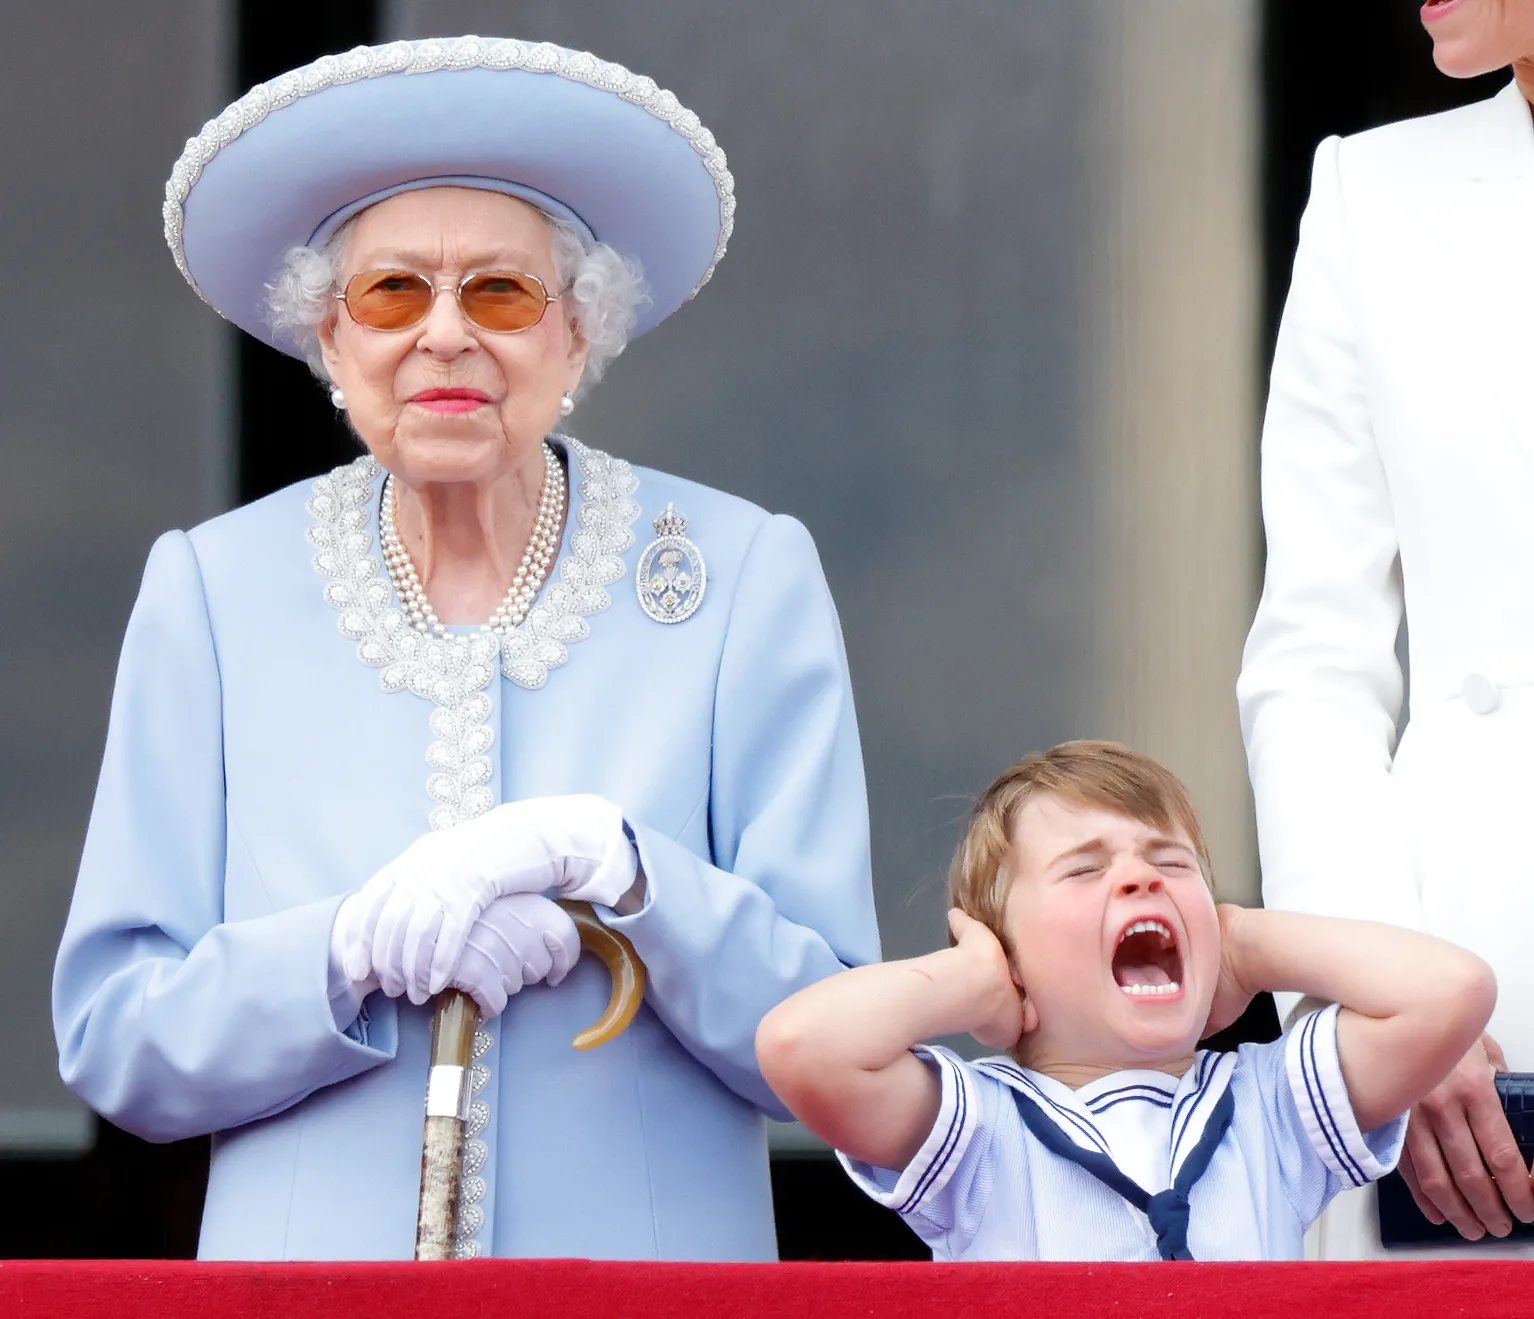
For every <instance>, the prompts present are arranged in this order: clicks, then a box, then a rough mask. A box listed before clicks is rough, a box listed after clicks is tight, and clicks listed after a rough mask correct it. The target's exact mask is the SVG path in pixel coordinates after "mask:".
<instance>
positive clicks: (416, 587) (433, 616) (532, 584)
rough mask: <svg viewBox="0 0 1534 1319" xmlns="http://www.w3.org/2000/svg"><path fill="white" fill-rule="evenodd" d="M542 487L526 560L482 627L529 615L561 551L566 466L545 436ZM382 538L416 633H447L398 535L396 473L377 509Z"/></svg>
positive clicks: (508, 626) (502, 627) (509, 625)
mask: <svg viewBox="0 0 1534 1319" xmlns="http://www.w3.org/2000/svg"><path fill="white" fill-rule="evenodd" d="M543 464H544V469H543V491H542V493H541V494H540V495H539V497H538V519H537V521H536V522H534V523H533V534H532V535H531V536H530V537H529V538H528V542H527V549H526V550H525V551H524V552H523V555H522V562H521V563H520V564H518V565H517V575H516V576H515V577H514V578H513V579H512V583H511V589H510V590H509V591H507V592H506V598H505V599H504V600H502V601H501V603H500V604H499V605H497V606H496V610H495V613H493V614H491V615H490V621H489V622H488V623H484V624H482V625H481V626H480V631H481V632H495V633H499V634H501V635H505V634H506V633H507V632H510V631H511V630H512V629H513V628H515V627H516V626H517V625H518V624H520V623H521V622H522V620H523V619H524V618H526V617H527V611H528V610H529V609H531V608H532V604H533V600H534V599H535V598H536V597H537V595H538V589H539V587H541V586H542V585H543V583H544V579H545V578H547V577H548V575H549V569H550V568H552V567H553V565H554V556H555V555H556V554H558V553H559V540H560V533H561V531H562V529H563V527H564V521H565V469H564V468H563V467H562V466H561V465H560V462H559V456H558V455H557V454H556V453H555V452H554V450H553V448H552V447H551V446H550V445H549V444H548V442H547V441H545V443H544V446H543ZM378 531H379V539H380V540H382V541H383V555H384V562H385V563H386V564H387V565H388V567H389V580H390V581H391V582H393V583H394V591H395V594H396V595H398V596H399V600H400V604H401V605H403V606H404V610H405V616H406V617H407V618H408V619H409V620H410V625H411V626H412V627H413V628H415V630H416V631H417V632H421V633H424V634H427V635H434V636H439V637H443V636H447V635H448V631H447V626H446V625H445V624H444V623H443V622H442V620H441V619H439V618H438V617H437V611H436V610H435V609H433V608H432V607H431V601H430V600H428V599H427V598H426V591H425V589H424V588H423V587H422V586H421V579H420V577H419V576H418V575H417V574H416V570H415V564H414V563H412V562H411V560H410V551H409V550H407V549H406V548H405V543H404V542H403V541H402V540H400V537H399V528H398V527H397V526H396V525H395V521H394V477H393V476H392V475H390V476H389V477H388V478H387V479H386V480H385V481H384V488H383V502H382V504H381V505H380V507H379V510H378Z"/></svg>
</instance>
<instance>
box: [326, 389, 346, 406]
mask: <svg viewBox="0 0 1534 1319" xmlns="http://www.w3.org/2000/svg"><path fill="white" fill-rule="evenodd" d="M330 401H331V403H333V404H334V405H335V406H336V407H338V408H344V407H345V406H346V395H345V394H343V393H342V392H341V391H340V390H339V389H332V390H331V391H330Z"/></svg>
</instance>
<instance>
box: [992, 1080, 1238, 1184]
mask: <svg viewBox="0 0 1534 1319" xmlns="http://www.w3.org/2000/svg"><path fill="white" fill-rule="evenodd" d="M975 1066H976V1067H977V1068H978V1069H979V1070H980V1071H983V1072H985V1073H987V1074H988V1075H990V1076H992V1077H994V1078H995V1079H996V1080H998V1081H1000V1082H1001V1083H1002V1084H1003V1085H1006V1086H1009V1087H1010V1088H1011V1089H1013V1090H1016V1091H1018V1092H1019V1093H1020V1094H1022V1095H1025V1096H1026V1097H1027V1098H1029V1099H1031V1100H1032V1101H1033V1102H1034V1104H1035V1106H1036V1107H1037V1108H1038V1109H1039V1111H1040V1112H1042V1113H1043V1114H1044V1115H1045V1116H1046V1117H1047V1118H1049V1120H1050V1121H1052V1122H1053V1123H1054V1124H1055V1126H1057V1127H1059V1129H1060V1130H1061V1131H1062V1132H1063V1133H1064V1134H1065V1135H1066V1136H1068V1137H1069V1138H1070V1140H1071V1143H1072V1144H1074V1145H1076V1146H1077V1147H1078V1148H1080V1149H1083V1150H1090V1151H1092V1152H1093V1153H1096V1154H1105V1155H1107V1157H1108V1158H1109V1159H1113V1148H1112V1146H1111V1145H1110V1143H1109V1141H1108V1138H1107V1137H1106V1136H1105V1135H1103V1133H1102V1132H1101V1131H1100V1130H1099V1129H1098V1127H1097V1124H1096V1123H1095V1122H1094V1121H1093V1120H1092V1116H1093V1115H1092V1112H1091V1110H1090V1104H1091V1103H1095V1102H1096V1101H1097V1100H1100V1099H1105V1098H1107V1096H1108V1095H1110V1094H1113V1095H1118V1093H1119V1092H1118V1091H1117V1090H1115V1091H1105V1092H1104V1093H1103V1094H1102V1095H1096V1096H1094V1097H1093V1099H1092V1100H1091V1101H1088V1102H1086V1103H1083V1101H1082V1100H1081V1099H1080V1097H1079V1096H1078V1095H1077V1094H1076V1092H1074V1091H1071V1090H1069V1089H1068V1088H1067V1087H1064V1086H1050V1087H1048V1089H1046V1087H1045V1086H1044V1085H1042V1084H1040V1080H1041V1078H1039V1077H1037V1076H1035V1075H1033V1074H1031V1073H1029V1072H1028V1071H1027V1070H1026V1069H1024V1068H1022V1067H1019V1066H1018V1065H1017V1064H1016V1063H1013V1062H1011V1061H1010V1060H1005V1059H1001V1058H987V1059H983V1060H982V1061H980V1062H977V1063H976V1064H975ZM1235 1070H1236V1055H1235V1054H1233V1053H1211V1052H1209V1051H1208V1050H1201V1051H1200V1052H1199V1053H1197V1054H1195V1055H1194V1061H1193V1066H1192V1067H1190V1068H1189V1069H1188V1070H1187V1072H1185V1073H1184V1074H1183V1077H1182V1079H1181V1080H1180V1081H1179V1082H1178V1084H1177V1089H1176V1090H1175V1091H1174V1092H1173V1094H1172V1096H1171V1108H1172V1130H1171V1151H1170V1154H1171V1178H1172V1181H1173V1182H1174V1183H1175V1182H1176V1180H1177V1174H1178V1173H1179V1172H1180V1171H1181V1170H1182V1165H1183V1163H1184V1162H1186V1160H1187V1157H1188V1155H1189V1154H1191V1153H1192V1152H1193V1150H1194V1149H1195V1148H1197V1146H1198V1142H1199V1138H1200V1137H1201V1136H1202V1135H1203V1134H1204V1130H1205V1128H1206V1127H1208V1125H1209V1119H1210V1118H1211V1117H1212V1116H1213V1114H1214V1109H1215V1105H1217V1104H1218V1103H1219V1102H1220V1096H1221V1095H1223V1094H1224V1093H1225V1092H1226V1091H1227V1090H1228V1089H1230V1079H1231V1076H1232V1075H1233V1074H1234V1072H1235ZM1042 1079H1043V1080H1047V1079H1048V1078H1042ZM1133 1089H1136V1090H1140V1089H1142V1087H1133ZM1147 1089H1148V1088H1147ZM1052 1090H1058V1091H1063V1092H1064V1093H1062V1094H1052V1093H1050V1091H1052ZM1158 1093H1160V1094H1162V1095H1165V1093H1166V1092H1165V1091H1158ZM1109 1106H1111V1101H1110V1103H1109V1104H1105V1105H1104V1107H1109ZM1114 1162H1115V1165H1116V1164H1117V1160H1114Z"/></svg>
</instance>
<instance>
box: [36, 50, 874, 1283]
mask: <svg viewBox="0 0 1534 1319" xmlns="http://www.w3.org/2000/svg"><path fill="white" fill-rule="evenodd" d="M732 213H733V198H732V195H731V181H730V176H729V174H728V172H727V171H726V169H725V165H724V157H723V154H722V153H721V152H720V151H719V150H718V149H717V148H716V147H715V146H714V143H713V139H712V136H711V135H710V134H709V133H708V132H707V130H706V129H704V128H703V127H702V126H701V125H700V124H699V123H698V120H697V117H696V116H695V115H693V114H691V113H690V112H688V111H686V110H684V109H683V108H682V107H681V106H680V105H678V104H677V102H676V99H675V98H674V97H672V96H671V95H670V93H667V92H661V91H658V90H657V88H656V87H655V84H654V83H653V82H651V81H650V80H649V79H646V78H642V77H637V76H635V75H632V74H630V73H628V72H627V71H626V70H624V69H622V68H619V67H618V66H616V65H612V64H607V63H604V62H602V61H600V60H596V59H594V58H593V57H592V56H590V55H585V54H580V53H577V52H572V51H566V50H562V49H560V48H558V47H552V46H547V45H544V46H537V47H530V46H524V45H522V44H521V43H518V42H514V41H481V40H479V39H477V38H463V39H462V40H459V41H455V42H441V41H427V42H419V43H398V44H396V45H391V46H386V47H382V48H378V49H359V50H356V51H353V52H351V53H350V54H348V55H346V56H344V57H341V58H326V59H323V60H320V61H318V62H317V63H316V64H313V65H311V66H309V67H307V68H305V69H301V70H298V71H297V72H295V73H290V74H287V75H285V76H284V77H282V78H279V79H277V80H276V81H275V82H272V83H269V84H266V85H264V86H260V87H257V88H255V89H254V90H253V91H252V92H250V93H249V94H248V95H247V96H245V97H243V98H242V99H241V100H240V101H238V102H237V103H235V105H233V106H231V107H230V108H229V110H227V111H226V112H225V113H224V114H223V115H222V116H220V117H219V118H218V119H217V120H215V121H214V122H213V123H211V124H209V125H208V127H207V128H206V129H204V130H203V132H202V134H201V135H200V136H199V137H197V138H195V139H193V141H192V142H191V143H189V144H188V148H187V152H186V154H185V155H184V156H183V157H182V159H181V161H180V162H178V163H177V165H176V169H175V173H174V174H173V175H172V178H171V181H170V185H169V187H168V196H167V205H166V225H167V236H168V238H169V241H170V245H171V248H172V251H173V252H174V254H175V256H176V259H177V263H178V265H179V266H180V267H181V269H182V272H183V273H184V274H185V275H186V277H187V279H188V280H189V282H191V284H192V286H193V287H194V288H195V289H196V290H197V292H198V293H199V294H200V295H201V296H202V297H203V298H204V299H206V300H207V301H208V302H210V303H211V304H212V305H213V306H214V307H215V308H216V309H217V310H218V311H220V312H221V313H222V314H224V315H225V316H227V317H228V318H229V319H230V320H232V321H234V323H235V324H237V325H239V326H240V327H241V328H243V329H245V330H247V331H249V332H251V333H253V334H256V335H258V336H260V337H263V338H267V339H268V340H269V341H273V342H276V343H277V344H278V346H280V347H283V348H284V349H285V350H286V351H289V352H293V353H304V354H307V355H308V356H310V358H311V360H312V361H313V362H315V363H317V364H318V366H319V368H320V369H321V371H322V373H323V375H324V377H325V380H326V383H327V386H328V387H331V388H332V389H333V394H332V398H333V401H334V402H335V404H336V406H337V407H338V408H343V409H344V410H345V412H346V415H347V417H348V418H349V420H350V423H351V425H352V427H353V428H354V429H355V431H356V433H357V435H358V437H359V438H360V440H361V441H362V443H363V444H364V445H365V446H366V449H367V453H366V455H364V456H362V457H359V458H358V459H357V461H356V462H354V463H352V464H351V465H349V466H346V467H342V468H340V469H338V470H336V471H334V472H332V473H331V474H329V475H328V476H325V477H323V478H321V479H320V480H318V481H316V482H314V483H313V486H312V488H309V487H307V486H305V487H299V486H295V487H292V488H290V489H287V490H284V491H280V492H278V493H277V494H275V495H272V496H271V497H269V498H267V499H263V500H261V501H259V502H257V503H255V504H252V505H250V506H249V507H247V508H243V509H239V510H237V511H235V512H233V513H229V514H226V515H224V516H222V517H218V518H215V519H213V520H212V521H211V522H208V523H205V524H204V525H202V526H200V527H197V528H194V529H193V530H192V531H191V532H189V533H183V532H170V533H168V534H166V535H165V536H163V537H162V538H161V539H160V540H159V542H158V543H157V544H156V545H155V547H154V549H153V551H152V553H151V555H150V558H149V563H148V567H147V569H146V571H145V575H144V581H143V586H142V589H141V592H140V595H139V599H138V602H137V604H136V606H135V608H134V611H133V616H132V619H131V621H130V623H129V626H128V632H127V637H126V641H125V643H124V647H123V652H122V659H121V663H120V666H119V670H118V681H117V688H116V693H115V696H114V699H113V703H112V711H111V725H110V731H109V733H108V738H107V748H106V756H105V763H104V765H103V769H102V774H101V780H100V785H99V788H98V791H97V796H96V802H95V809H94V811H93V814H92V817H91V823H90V829H89V834H88V836H87V839H86V844H85V851H84V857H83V860H82V864H81V870H80V875H79V881H78V886H77V888H76V891H75V896H74V902H73V906H72V908H71V911H70V916H69V921H68V925H67V928H66V930H65V933H64V939H63V945H62V948H61V950H60V953H59V958H58V966H57V971H56V975H55V984H54V1017H55V1023H56V1030H57V1036H58V1044H59V1055H60V1067H61V1071H62V1074H63V1076H64V1079H65V1081H66V1082H67V1083H68V1084H69V1085H70V1086H71V1087H72V1088H73V1089H74V1090H75V1091H76V1092H77V1093H78V1094H79V1095H81V1096H82V1097H83V1098H84V1099H85V1100H86V1101H87V1102H89V1103H90V1104H91V1105H92V1106H93V1107H94V1108H96V1109H97V1110H98V1111H99V1112H101V1113H102V1114H104V1115H105V1116H106V1117H108V1118H110V1119H111V1120H112V1121H113V1122H115V1123H117V1124H118V1125H120V1126H123V1127H126V1128H127V1129H129V1130H130V1131H134V1132H137V1133H139V1134H140V1135H142V1136H144V1137H146V1138H148V1139H151V1140H172V1139H176V1138H179V1137H183V1136H191V1135H195V1134H198V1133H201V1132H212V1133H213V1135H214V1140H213V1156H212V1169H211V1174H210V1179H209V1185H208V1194H207V1202H206V1209H205V1212H204V1219H203V1228H202V1238H201V1246H200V1254H201V1255H202V1256H203V1257H204V1258H220V1257H222V1258H230V1257H237V1258H391V1257H392V1258H400V1257H408V1256H409V1255H410V1254H411V1250H412V1246H413V1241H414V1226H415V1209H416V1198H417V1189H418V1184H419V1179H420V1168H421V1113H422V1102H423V1098H424V1095H425V1083H426V1076H427V1056H428V1036H429V1033H430V1025H431V1014H430V1009H429V1008H428V1007H427V1006H425V1005H426V1003H427V1002H428V997H429V996H430V995H431V994H433V993H435V992H437V991H438V990H441V989H442V988H444V987H448V986H452V987H457V988H460V989H462V990H464V991H466V992H467V993H469V994H471V995H472V996H473V997H474V999H475V1000H476V1002H477V1003H478V1004H479V1006H480V1008H481V1009H482V1011H483V1012H484V1013H485V1014H486V1020H485V1022H484V1024H483V1026H482V1028H481V1029H480V1031H479V1033H478V1035H477V1037H476V1040H475V1045H474V1052H475V1058H476V1065H475V1067H474V1068H473V1070H472V1076H473V1104H472V1109H471V1113H470V1118H469V1136H470V1137H471V1139H470V1140H469V1141H468V1143H467V1146H466V1150H465V1155H464V1169H463V1171H464V1177H465V1197H464V1198H465V1202H466V1208H465V1210H464V1213H463V1215H462V1218H461V1220H460V1224H459V1240H458V1242H457V1249H456V1253H457V1254H459V1255H460V1256H472V1255H477V1254H481V1253H486V1254H495V1255H544V1256H550V1255H583V1256H599V1257H601V1256H606V1257H630V1258H694V1259H763V1258H771V1257H772V1256H773V1255H774V1253H775V1248H774V1234H773V1223H772V1213H771V1199H770V1193H769V1185H768V1176H767V1160H766V1143H765V1134H764V1123H763V1114H764V1113H767V1114H773V1115H778V1116H782V1115H783V1111H782V1109H781V1108H780V1106H779V1105H778V1104H777V1102H776V1101H775V1100H774V1098H773V1096H772V1095H771V1093H770V1092H769V1090H768V1089H767V1087H766V1085H764V1083H763V1081H762V1078H761V1076H760V1074H759V1073H758V1071H757V1067H756V1063H755V1060H754V1057H753V1052H752V1037H753V1033H754V1031H755V1029H756V1025H757V1023H758V1021H759V1020H760V1019H761V1017H762V1015H763V1014H764V1013H765V1012H766V1011H767V1009H769V1008H770V1007H772V1006H773V1005H774V1004H776V1003H777V1002H778V1001H779V1000H781V999H783V998H785V997H786V996H787V995H788V994H790V993H792V992H794V991H795V990H797V989H798V988H800V987H801V986H803V985H806V984H808V983H809V982H811V981H814V980H817V979H819V978H821V977H823V976H825V975H827V974H829V973H831V972H833V971H835V970H837V969H838V968H839V967H841V966H843V965H846V964H848V963H855V962H863V961H867V960H869V959H873V958H876V957H877V955H878V948H877V939H876V933H875V928H874V919H873V906H872V900H871V893H870V883H869V873H868V839H867V818H866V803H865V798H864V786H863V777H862V769H861V763H860V758H859V750H858V740H857V732H856V727H855V724H854V719H853V709H852V698H851V692H850V689H849V684H848V677H847V670H846V661H845V656H844V653H843V649H842V644H841V637H840V633H839V630H838V625H837V620H836V614H835V611H834V609H833V607H832V603H831V599H830V597H829V594H828V592H827V589H826V584H825V581H824V578H823V576H822V573H821V569H820V566H819V563H818V561H817V559H816V555H815V550H814V546H813V545H812V543H811V541H810V538H809V536H808V535H807V534H806V532H805V530H804V528H803V527H802V526H800V525H799V524H798V523H797V522H795V521H793V520H792V519H790V518H787V517H780V516H770V515H768V514H767V513H765V512H763V511H762V510H760V509H758V508H755V507H753V506H752V505H750V504H747V503H745V502H743V501H741V500H739V499H734V498H731V497H729V496H727V495H723V494H719V493H717V492H715V491H712V490H708V489H705V488H703V487H701V486H697V485H693V484H691V483H688V482H686V481H682V480H679V479H678V478H676V477H672V476H666V475H663V474H661V473H659V472H651V471H645V470H643V469H639V468H631V467H630V466H629V464H628V463H626V462H624V461H622V460H620V459H617V458H613V457H609V456H608V455H606V454H603V453H599V452H597V451H596V450H594V449H591V448H588V447H586V446H584V445H582V444H580V443H579V442H578V441H576V440H574V439H570V438H568V437H565V436H562V435H560V434H557V433H556V432H555V427H556V425H557V424H558V422H559V420H560V418H561V417H562V416H564V415H566V414H568V413H569V412H570V411H571V410H572V408H573V405H574V399H575V398H576V397H577V396H578V395H579V393H580V391H581V389H582V388H583V387H584V386H589V384H590V383H591V382H592V381H594V380H595V379H596V378H597V377H598V375H599V374H600V373H601V370H602V368H603V366H604V365H605V364H606V363H607V362H608V361H609V360H610V359H611V358H612V356H613V355H614V354H615V353H617V352H618V351H619V350H620V349H621V348H622V346H623V343H624V340H625V336H626V335H627V334H630V333H638V332H642V331H643V330H645V329H648V328H650V327H651V326H653V325H655V324H656V323H658V322H659V321H660V320H662V319H663V318H664V317H665V316H667V315H668V314H670V313H671V312H672V311H674V310H675V309H676V308H677V307H678V306H679V305H680V304H681V303H682V302H684V301H685V300H686V299H687V298H689V297H690V296H691V295H692V294H693V293H694V292H695V291H696V289H697V288H698V287H700V286H701V285H702V283H703V282H704V281H706V280H707V278H708V277H709V275H710V273H711V272H712V270H713V267H714V265H715V263H716V262H717V260H718V258H719V256H720V254H722V252H723V249H724V243H725V239H726V238H727V236H728V232H729V227H730V217H731V215H732ZM642 281H643V282H642ZM652 524H653V535H654V537H655V539H654V540H653V541H651V543H650V544H649V545H648V546H647V547H646V546H644V545H643V544H642V543H640V542H637V541H636V536H635V528H636V527H642V528H644V529H645V532H646V535H647V536H648V534H649V529H650V527H651V525H652ZM560 896H563V897H567V898H579V899H585V900H586V901H589V902H590V903H592V904H594V906H595V908H596V911H597V913H598V915H599V917H600V919H601V920H603V921H605V922H607V923H608V924H609V925H610V926H611V927H613V928H615V929H618V930H621V931H622V932H623V933H624V934H625V935H627V937H628V938H629V939H630V940H631V941H632V943H633V946H634V947H635V948H636V949H637V950H638V952H639V954H640V956H641V957H642V959H643V961H644V962H645V963H646V965H647V966H648V969H649V985H648V989H647V994H646V1000H645V1003H644V1006H643V1008H642V1009H641V1010H640V1012H639V1015H638V1017H637V1018H636V1020H635V1021H634V1023H633V1025H632V1026H631V1027H630V1028H629V1029H628V1031H627V1032H626V1033H624V1034H623V1035H622V1036H620V1037H619V1038H618V1039H617V1040H616V1041H615V1042H613V1043H611V1044H608V1045H606V1046H604V1047H603V1048H600V1049H597V1050H595V1051H593V1052H591V1053H575V1052H572V1050H571V1048H570V1041H571V1038H572V1036H573V1035H574V1034H575V1033H576V1032H577V1031H578V1030H579V1029H580V1028H581V1027H583V1026H585V1025H587V1024H589V1023H590V1022H591V1021H592V1020H593V1019H594V1018H595V1017H596V1016H597V1015H599V1013H600V1011H601V1008H602V1006H603V1004H604V1003H605V1001H606V997H607V984H606V979H605V974H604V972H603V970H602V968H601V966H600V965H599V964H597V963H595V962H594V961H593V960H591V959H588V960H586V961H580V960H577V959H578V958H579V954H580V945H579V943H578V940H577V938H576V934H575V930H574V928H573V927H572V926H571V923H570V920H569V918H568V917H567V916H566V915H565V913H564V911H563V910H562V909H561V908H560V907H559V906H557V905H555V902H554V901H553V899H554V898H556V897H560ZM524 986H528V987H527V988H524ZM519 991H520V992H519ZM512 995H515V997H514V998H512V997H510V996H512ZM508 999H510V1001H509V1003H508ZM503 1008H504V1009H505V1012H504V1015H497V1014H498V1013H500V1012H501V1010H502V1009H503Z"/></svg>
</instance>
